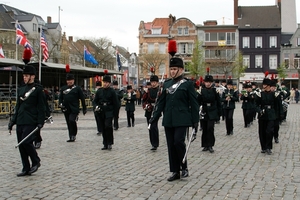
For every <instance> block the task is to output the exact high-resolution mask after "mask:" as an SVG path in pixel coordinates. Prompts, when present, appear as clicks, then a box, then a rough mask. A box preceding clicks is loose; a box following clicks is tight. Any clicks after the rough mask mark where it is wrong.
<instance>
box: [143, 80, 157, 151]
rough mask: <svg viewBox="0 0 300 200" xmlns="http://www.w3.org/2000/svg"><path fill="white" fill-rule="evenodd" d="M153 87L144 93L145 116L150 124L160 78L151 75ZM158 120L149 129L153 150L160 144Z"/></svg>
mask: <svg viewBox="0 0 300 200" xmlns="http://www.w3.org/2000/svg"><path fill="white" fill-rule="evenodd" d="M150 83H151V86H152V87H151V88H149V89H148V91H147V92H146V93H144V95H143V97H142V100H143V109H144V110H145V115H144V116H145V117H146V120H147V124H148V125H149V120H150V118H151V116H152V112H153V107H154V104H155V101H156V99H157V98H158V96H159V80H158V76H156V75H152V76H151V77H150ZM157 124H158V121H157V120H156V121H153V122H152V124H151V129H150V130H149V137H150V143H151V145H152V148H151V150H154V151H155V150H157V147H158V146H159V131H158V125H157Z"/></svg>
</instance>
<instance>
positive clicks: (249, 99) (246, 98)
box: [241, 92, 255, 110]
mask: <svg viewBox="0 0 300 200" xmlns="http://www.w3.org/2000/svg"><path fill="white" fill-rule="evenodd" d="M246 94H247V95H242V96H241V100H242V101H243V102H242V109H245V110H251V109H255V106H254V105H255V104H254V100H255V93H254V92H246Z"/></svg>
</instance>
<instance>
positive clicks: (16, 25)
mask: <svg viewBox="0 0 300 200" xmlns="http://www.w3.org/2000/svg"><path fill="white" fill-rule="evenodd" d="M17 24H18V20H16V24H15V28H16V38H17ZM16 60H18V44H17V41H16Z"/></svg>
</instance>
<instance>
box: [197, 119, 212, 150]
mask: <svg viewBox="0 0 300 200" xmlns="http://www.w3.org/2000/svg"><path fill="white" fill-rule="evenodd" d="M215 141H216V139H215V120H202V136H201V146H202V147H213V146H214V145H215Z"/></svg>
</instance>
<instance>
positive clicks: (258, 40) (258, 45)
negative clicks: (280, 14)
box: [255, 36, 262, 48]
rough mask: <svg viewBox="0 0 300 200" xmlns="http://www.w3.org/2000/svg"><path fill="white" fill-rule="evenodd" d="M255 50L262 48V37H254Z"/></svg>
mask: <svg viewBox="0 0 300 200" xmlns="http://www.w3.org/2000/svg"><path fill="white" fill-rule="evenodd" d="M255 48H262V37H261V36H259V37H255Z"/></svg>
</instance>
